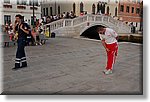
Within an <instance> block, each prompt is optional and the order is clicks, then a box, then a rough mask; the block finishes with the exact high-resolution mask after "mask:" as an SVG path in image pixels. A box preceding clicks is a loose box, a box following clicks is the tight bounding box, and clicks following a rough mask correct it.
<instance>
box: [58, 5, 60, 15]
mask: <svg viewBox="0 0 150 102" xmlns="http://www.w3.org/2000/svg"><path fill="white" fill-rule="evenodd" d="M58 14H59V15H60V6H58Z"/></svg>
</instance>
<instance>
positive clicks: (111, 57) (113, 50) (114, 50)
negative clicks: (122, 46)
mask: <svg viewBox="0 0 150 102" xmlns="http://www.w3.org/2000/svg"><path fill="white" fill-rule="evenodd" d="M106 47H107V48H108V49H109V50H110V51H106V52H107V66H106V69H107V70H108V69H111V70H112V69H113V64H114V63H115V60H116V56H117V54H118V44H117V43H113V44H106Z"/></svg>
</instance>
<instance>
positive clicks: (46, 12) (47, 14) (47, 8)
mask: <svg viewBox="0 0 150 102" xmlns="http://www.w3.org/2000/svg"><path fill="white" fill-rule="evenodd" d="M46 16H48V8H46Z"/></svg>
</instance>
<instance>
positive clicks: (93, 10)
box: [92, 4, 95, 14]
mask: <svg viewBox="0 0 150 102" xmlns="http://www.w3.org/2000/svg"><path fill="white" fill-rule="evenodd" d="M92 14H95V4H93V5H92Z"/></svg>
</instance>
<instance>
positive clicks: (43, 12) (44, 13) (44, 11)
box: [43, 8, 45, 16]
mask: <svg viewBox="0 0 150 102" xmlns="http://www.w3.org/2000/svg"><path fill="white" fill-rule="evenodd" d="M43 13H44V14H43V15H44V16H45V8H43Z"/></svg>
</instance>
